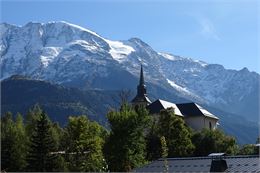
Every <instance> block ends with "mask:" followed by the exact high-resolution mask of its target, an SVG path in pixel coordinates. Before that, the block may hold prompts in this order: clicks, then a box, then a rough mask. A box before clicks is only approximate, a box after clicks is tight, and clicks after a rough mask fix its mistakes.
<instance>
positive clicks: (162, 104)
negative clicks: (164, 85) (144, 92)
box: [147, 99, 183, 116]
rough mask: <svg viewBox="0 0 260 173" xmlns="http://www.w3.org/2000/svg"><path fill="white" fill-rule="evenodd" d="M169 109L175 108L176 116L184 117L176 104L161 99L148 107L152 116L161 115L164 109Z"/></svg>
mask: <svg viewBox="0 0 260 173" xmlns="http://www.w3.org/2000/svg"><path fill="white" fill-rule="evenodd" d="M167 108H173V109H174V112H175V114H176V115H179V116H183V115H182V113H181V111H180V110H179V108H178V107H177V106H176V104H174V103H171V102H168V101H165V100H161V99H158V100H156V101H154V102H153V103H151V104H150V105H149V106H148V107H147V109H148V110H149V111H150V113H152V114H155V113H160V111H161V110H162V109H167Z"/></svg>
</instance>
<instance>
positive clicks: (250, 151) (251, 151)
mask: <svg viewBox="0 0 260 173" xmlns="http://www.w3.org/2000/svg"><path fill="white" fill-rule="evenodd" d="M257 148H258V147H256V146H255V145H254V144H246V145H243V146H242V147H241V149H240V150H239V153H238V154H239V155H256V154H259V151H258V149H257Z"/></svg>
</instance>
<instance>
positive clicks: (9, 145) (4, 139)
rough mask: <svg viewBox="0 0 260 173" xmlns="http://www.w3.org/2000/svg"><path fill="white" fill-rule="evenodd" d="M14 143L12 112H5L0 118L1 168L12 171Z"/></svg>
mask: <svg viewBox="0 0 260 173" xmlns="http://www.w3.org/2000/svg"><path fill="white" fill-rule="evenodd" d="M14 143H15V126H14V122H13V119H12V114H11V113H10V112H7V113H6V114H5V115H4V116H3V117H2V118H1V170H4V171H12V158H11V156H12V153H13V149H14V148H13V145H14Z"/></svg>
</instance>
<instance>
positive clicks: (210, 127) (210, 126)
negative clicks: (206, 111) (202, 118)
mask: <svg viewBox="0 0 260 173" xmlns="http://www.w3.org/2000/svg"><path fill="white" fill-rule="evenodd" d="M209 129H210V130H211V129H212V125H211V122H209Z"/></svg>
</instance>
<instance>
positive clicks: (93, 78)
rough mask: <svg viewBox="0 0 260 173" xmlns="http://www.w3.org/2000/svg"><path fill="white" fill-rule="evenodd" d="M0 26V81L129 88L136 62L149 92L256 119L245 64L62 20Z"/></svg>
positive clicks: (251, 78) (252, 82)
mask: <svg viewBox="0 0 260 173" xmlns="http://www.w3.org/2000/svg"><path fill="white" fill-rule="evenodd" d="M0 31H1V34H0V47H1V49H0V54H1V61H0V65H1V74H0V75H1V79H2V80H3V79H6V78H8V77H10V76H12V75H14V74H20V75H26V76H29V77H31V78H33V79H41V80H45V81H50V82H52V83H56V84H62V85H64V86H70V87H77V88H81V89H88V90H93V89H99V90H100V89H101V90H121V89H126V88H129V89H132V90H135V87H136V84H137V81H138V80H137V77H138V76H139V70H140V64H141V63H142V64H143V67H144V75H145V80H146V83H147V87H148V88H147V89H148V94H149V95H150V97H152V98H161V99H165V100H169V101H171V102H185V101H186V100H192V101H194V102H197V103H200V104H203V105H207V106H209V107H213V108H216V109H219V110H222V111H224V112H228V113H231V114H234V115H235V114H238V115H241V116H243V117H244V118H246V119H247V120H248V121H252V122H257V121H258V117H259V108H258V107H259V106H258V105H259V81H260V77H259V74H257V73H255V72H249V71H248V70H247V69H246V68H244V69H242V70H240V71H237V70H228V69H225V68H224V67H223V66H221V65H218V64H208V63H206V62H202V61H198V60H193V59H190V58H184V57H180V56H175V55H171V54H168V53H160V52H156V51H155V50H153V49H152V48H151V47H150V46H149V45H148V44H146V43H145V42H143V41H142V40H140V39H138V38H131V39H129V40H126V41H111V40H108V39H105V38H103V37H101V36H100V35H98V34H96V33H94V32H92V31H89V30H87V29H85V28H82V27H79V26H76V25H73V24H69V23H66V22H50V23H46V24H41V23H28V24H26V25H25V26H22V27H18V26H14V25H10V24H6V23H3V24H0ZM234 63H235V62H234ZM234 119H235V120H236V117H234Z"/></svg>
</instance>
